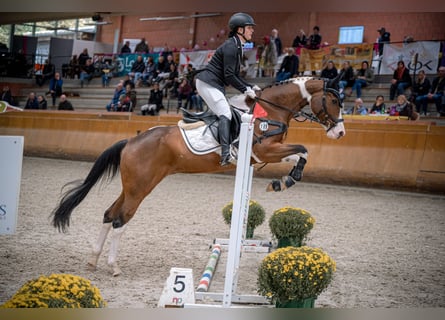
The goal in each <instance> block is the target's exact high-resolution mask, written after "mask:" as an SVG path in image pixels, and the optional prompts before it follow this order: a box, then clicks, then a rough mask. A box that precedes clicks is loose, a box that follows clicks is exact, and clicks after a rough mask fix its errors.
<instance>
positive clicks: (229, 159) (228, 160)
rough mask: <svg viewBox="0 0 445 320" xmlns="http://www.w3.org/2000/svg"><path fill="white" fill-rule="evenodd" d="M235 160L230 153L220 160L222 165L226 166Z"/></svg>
mask: <svg viewBox="0 0 445 320" xmlns="http://www.w3.org/2000/svg"><path fill="white" fill-rule="evenodd" d="M233 160H234V159H233V157H232V156H231V155H230V154H228V155H226V156H224V157H221V161H220V162H219V164H220V166H221V167H225V166H228V165H229V164H232V163H233Z"/></svg>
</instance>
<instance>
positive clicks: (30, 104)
mask: <svg viewBox="0 0 445 320" xmlns="http://www.w3.org/2000/svg"><path fill="white" fill-rule="evenodd" d="M25 109H34V110H38V109H39V101H38V100H37V98H36V94H35V93H34V92H30V93H29V94H28V99H27V100H26V103H25Z"/></svg>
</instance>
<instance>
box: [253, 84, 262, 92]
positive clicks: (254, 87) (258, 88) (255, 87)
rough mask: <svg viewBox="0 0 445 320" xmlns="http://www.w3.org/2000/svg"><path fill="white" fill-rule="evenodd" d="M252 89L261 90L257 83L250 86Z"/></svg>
mask: <svg viewBox="0 0 445 320" xmlns="http://www.w3.org/2000/svg"><path fill="white" fill-rule="evenodd" d="M252 90H253V91H261V88H260V87H258V86H257V85H254V86H253V87H252Z"/></svg>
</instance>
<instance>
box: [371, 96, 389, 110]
mask: <svg viewBox="0 0 445 320" xmlns="http://www.w3.org/2000/svg"><path fill="white" fill-rule="evenodd" d="M369 113H372V114H385V113H387V110H386V105H385V98H384V97H383V96H382V95H378V96H377V97H376V98H375V102H374V104H373V105H372V108H371V110H370V111H369Z"/></svg>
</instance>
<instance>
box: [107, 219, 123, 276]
mask: <svg viewBox="0 0 445 320" xmlns="http://www.w3.org/2000/svg"><path fill="white" fill-rule="evenodd" d="M125 227H126V226H125V225H123V226H122V227H119V228H113V234H112V235H111V244H110V253H109V255H108V265H109V266H111V267H112V268H113V277H116V276H118V275H120V274H121V269H120V268H119V266H118V265H117V252H118V249H119V242H120V240H121V237H122V234H123V233H124V231H125Z"/></svg>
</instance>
